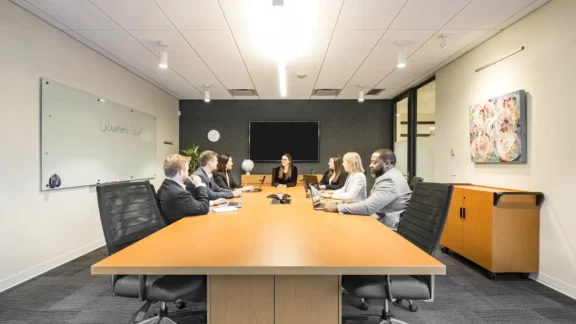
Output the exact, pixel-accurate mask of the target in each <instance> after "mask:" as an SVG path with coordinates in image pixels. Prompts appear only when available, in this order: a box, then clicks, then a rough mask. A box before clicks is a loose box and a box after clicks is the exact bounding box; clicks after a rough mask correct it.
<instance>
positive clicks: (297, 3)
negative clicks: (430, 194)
mask: <svg viewBox="0 0 576 324" xmlns="http://www.w3.org/2000/svg"><path fill="white" fill-rule="evenodd" d="M548 1H549V0H284V2H285V13H286V15H287V17H288V18H287V22H286V23H285V24H284V25H283V27H284V28H285V30H283V31H278V30H276V29H275V27H273V26H276V23H277V21H276V20H275V19H276V18H275V16H273V15H272V12H271V10H272V0H12V2H14V3H16V4H18V5H20V6H21V7H23V8H24V9H26V10H28V11H30V12H31V13H33V14H35V15H36V16H38V17H39V18H41V19H43V20H45V21H47V22H48V23H50V24H52V25H53V26H55V27H56V28H58V29H61V30H62V31H64V32H65V33H67V34H69V35H70V36H72V37H74V38H75V39H77V40H79V41H80V42H82V43H84V44H86V45H87V46H89V47H90V48H92V49H94V50H95V51H97V52H99V53H101V54H102V55H104V56H106V57H108V58H110V59H111V60H112V61H114V62H116V63H118V64H120V65H122V66H124V67H125V68H127V69H128V70H130V71H132V72H133V73H135V74H137V75H139V76H140V77H142V78H144V79H146V80H148V81H149V82H151V83H153V84H155V85H156V86H158V87H160V88H162V89H164V90H165V91H167V92H169V93H171V94H172V95H173V96H175V97H177V98H179V99H201V98H203V91H204V85H206V84H209V85H210V86H211V87H210V90H211V97H212V99H216V100H218V99H280V92H279V84H278V68H277V65H276V63H275V60H274V59H273V58H272V57H273V56H274V54H272V53H274V51H281V52H283V53H286V54H287V55H289V56H288V58H287V76H288V77H287V88H288V95H287V99H309V98H310V99H355V98H357V97H358V85H363V86H364V89H365V91H368V90H370V89H372V88H384V89H386V90H385V91H383V92H381V93H380V94H379V95H378V96H367V97H366V99H385V98H392V97H394V96H396V95H398V94H399V93H400V92H402V91H404V90H405V89H407V88H408V87H410V86H412V85H414V84H416V83H417V82H420V81H421V80H424V79H426V78H428V77H430V76H432V75H433V74H434V72H435V71H436V70H438V69H439V68H440V67H442V66H444V65H446V64H448V63H449V62H451V61H453V60H454V59H456V58H458V57H459V56H461V55H463V54H464V53H466V52H467V51H469V50H471V49H473V48H474V47H476V46H478V45H479V44H481V43H482V42H484V41H485V40H487V39H488V38H490V37H492V36H494V35H495V34H496V33H498V32H499V31H500V30H502V29H504V28H506V27H508V26H510V25H511V24H513V23H514V22H516V21H518V20H519V19H521V18H522V17H524V16H525V15H527V14H529V13H530V12H532V11H534V10H536V9H537V8H539V7H540V6H542V5H544V4H545V3H546V2H548ZM443 33H445V34H448V39H447V41H448V48H446V49H444V50H442V49H441V48H440V45H439V36H440V35H441V34H443ZM161 40H162V41H165V42H167V43H168V47H167V49H166V50H167V52H169V66H170V68H169V69H167V70H162V69H159V68H158V57H159V55H160V52H161V48H160V47H159V46H158V41H161ZM403 40H407V41H408V44H407V45H406V47H405V50H406V53H407V54H408V65H407V67H406V68H404V69H397V68H396V57H397V52H398V46H397V45H396V43H397V42H398V41H403ZM297 75H306V77H304V78H299V77H297ZM327 88H329V89H341V90H342V91H341V92H340V94H339V95H338V96H337V97H336V98H334V97H316V96H311V94H312V91H313V89H327ZM227 89H256V91H257V92H258V97H256V96H255V97H249V98H246V97H236V98H235V97H233V96H231V95H230V93H229V92H228V91H227Z"/></svg>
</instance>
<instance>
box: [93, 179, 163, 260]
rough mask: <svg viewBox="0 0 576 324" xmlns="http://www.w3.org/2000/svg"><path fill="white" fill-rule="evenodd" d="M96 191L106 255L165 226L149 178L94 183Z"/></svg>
mask: <svg viewBox="0 0 576 324" xmlns="http://www.w3.org/2000/svg"><path fill="white" fill-rule="evenodd" d="M96 194H97V196H98V209H99V210H100V220H101V222H102V230H103V231H104V238H105V239H106V246H107V248H108V254H110V255H111V254H114V253H116V252H118V251H120V250H122V249H123V248H125V247H127V246H129V245H131V244H133V243H135V242H137V241H139V240H141V239H143V238H145V237H146V236H148V235H150V234H152V233H154V232H156V231H158V230H160V229H161V228H163V227H165V226H166V222H165V221H164V219H163V217H162V216H161V214H160V210H159V209H158V205H157V203H156V198H155V197H154V191H153V188H152V186H151V185H150V182H149V181H135V182H125V183H112V184H103V185H98V186H97V187H96Z"/></svg>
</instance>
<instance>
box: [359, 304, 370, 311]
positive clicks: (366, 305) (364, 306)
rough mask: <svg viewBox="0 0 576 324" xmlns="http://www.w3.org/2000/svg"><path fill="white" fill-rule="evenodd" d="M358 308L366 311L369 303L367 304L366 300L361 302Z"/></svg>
mask: <svg viewBox="0 0 576 324" xmlns="http://www.w3.org/2000/svg"><path fill="white" fill-rule="evenodd" d="M358 308H360V309H361V310H363V311H367V310H368V308H370V305H368V303H366V302H362V303H361V304H360V306H359V307H358Z"/></svg>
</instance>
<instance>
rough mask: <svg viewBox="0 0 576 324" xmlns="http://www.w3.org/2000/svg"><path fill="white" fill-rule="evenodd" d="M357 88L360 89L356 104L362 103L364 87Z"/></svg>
mask: <svg viewBox="0 0 576 324" xmlns="http://www.w3.org/2000/svg"><path fill="white" fill-rule="evenodd" d="M358 88H360V91H359V92H358V102H364V86H363V85H358Z"/></svg>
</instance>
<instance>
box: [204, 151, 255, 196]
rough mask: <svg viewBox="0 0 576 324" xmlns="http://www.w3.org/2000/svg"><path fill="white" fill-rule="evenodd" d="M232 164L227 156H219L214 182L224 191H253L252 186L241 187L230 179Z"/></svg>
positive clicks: (230, 158)
mask: <svg viewBox="0 0 576 324" xmlns="http://www.w3.org/2000/svg"><path fill="white" fill-rule="evenodd" d="M233 165H234V163H233V162H232V157H231V156H230V155H229V154H220V156H219V157H218V166H217V168H216V170H215V171H214V174H213V176H214V182H216V184H217V185H218V186H219V187H221V188H224V189H230V190H234V189H242V190H243V191H248V190H252V189H254V187H252V186H246V187H242V186H241V185H238V184H237V183H236V181H234V178H233V177H232V172H231V171H230V170H232V166H233Z"/></svg>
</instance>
